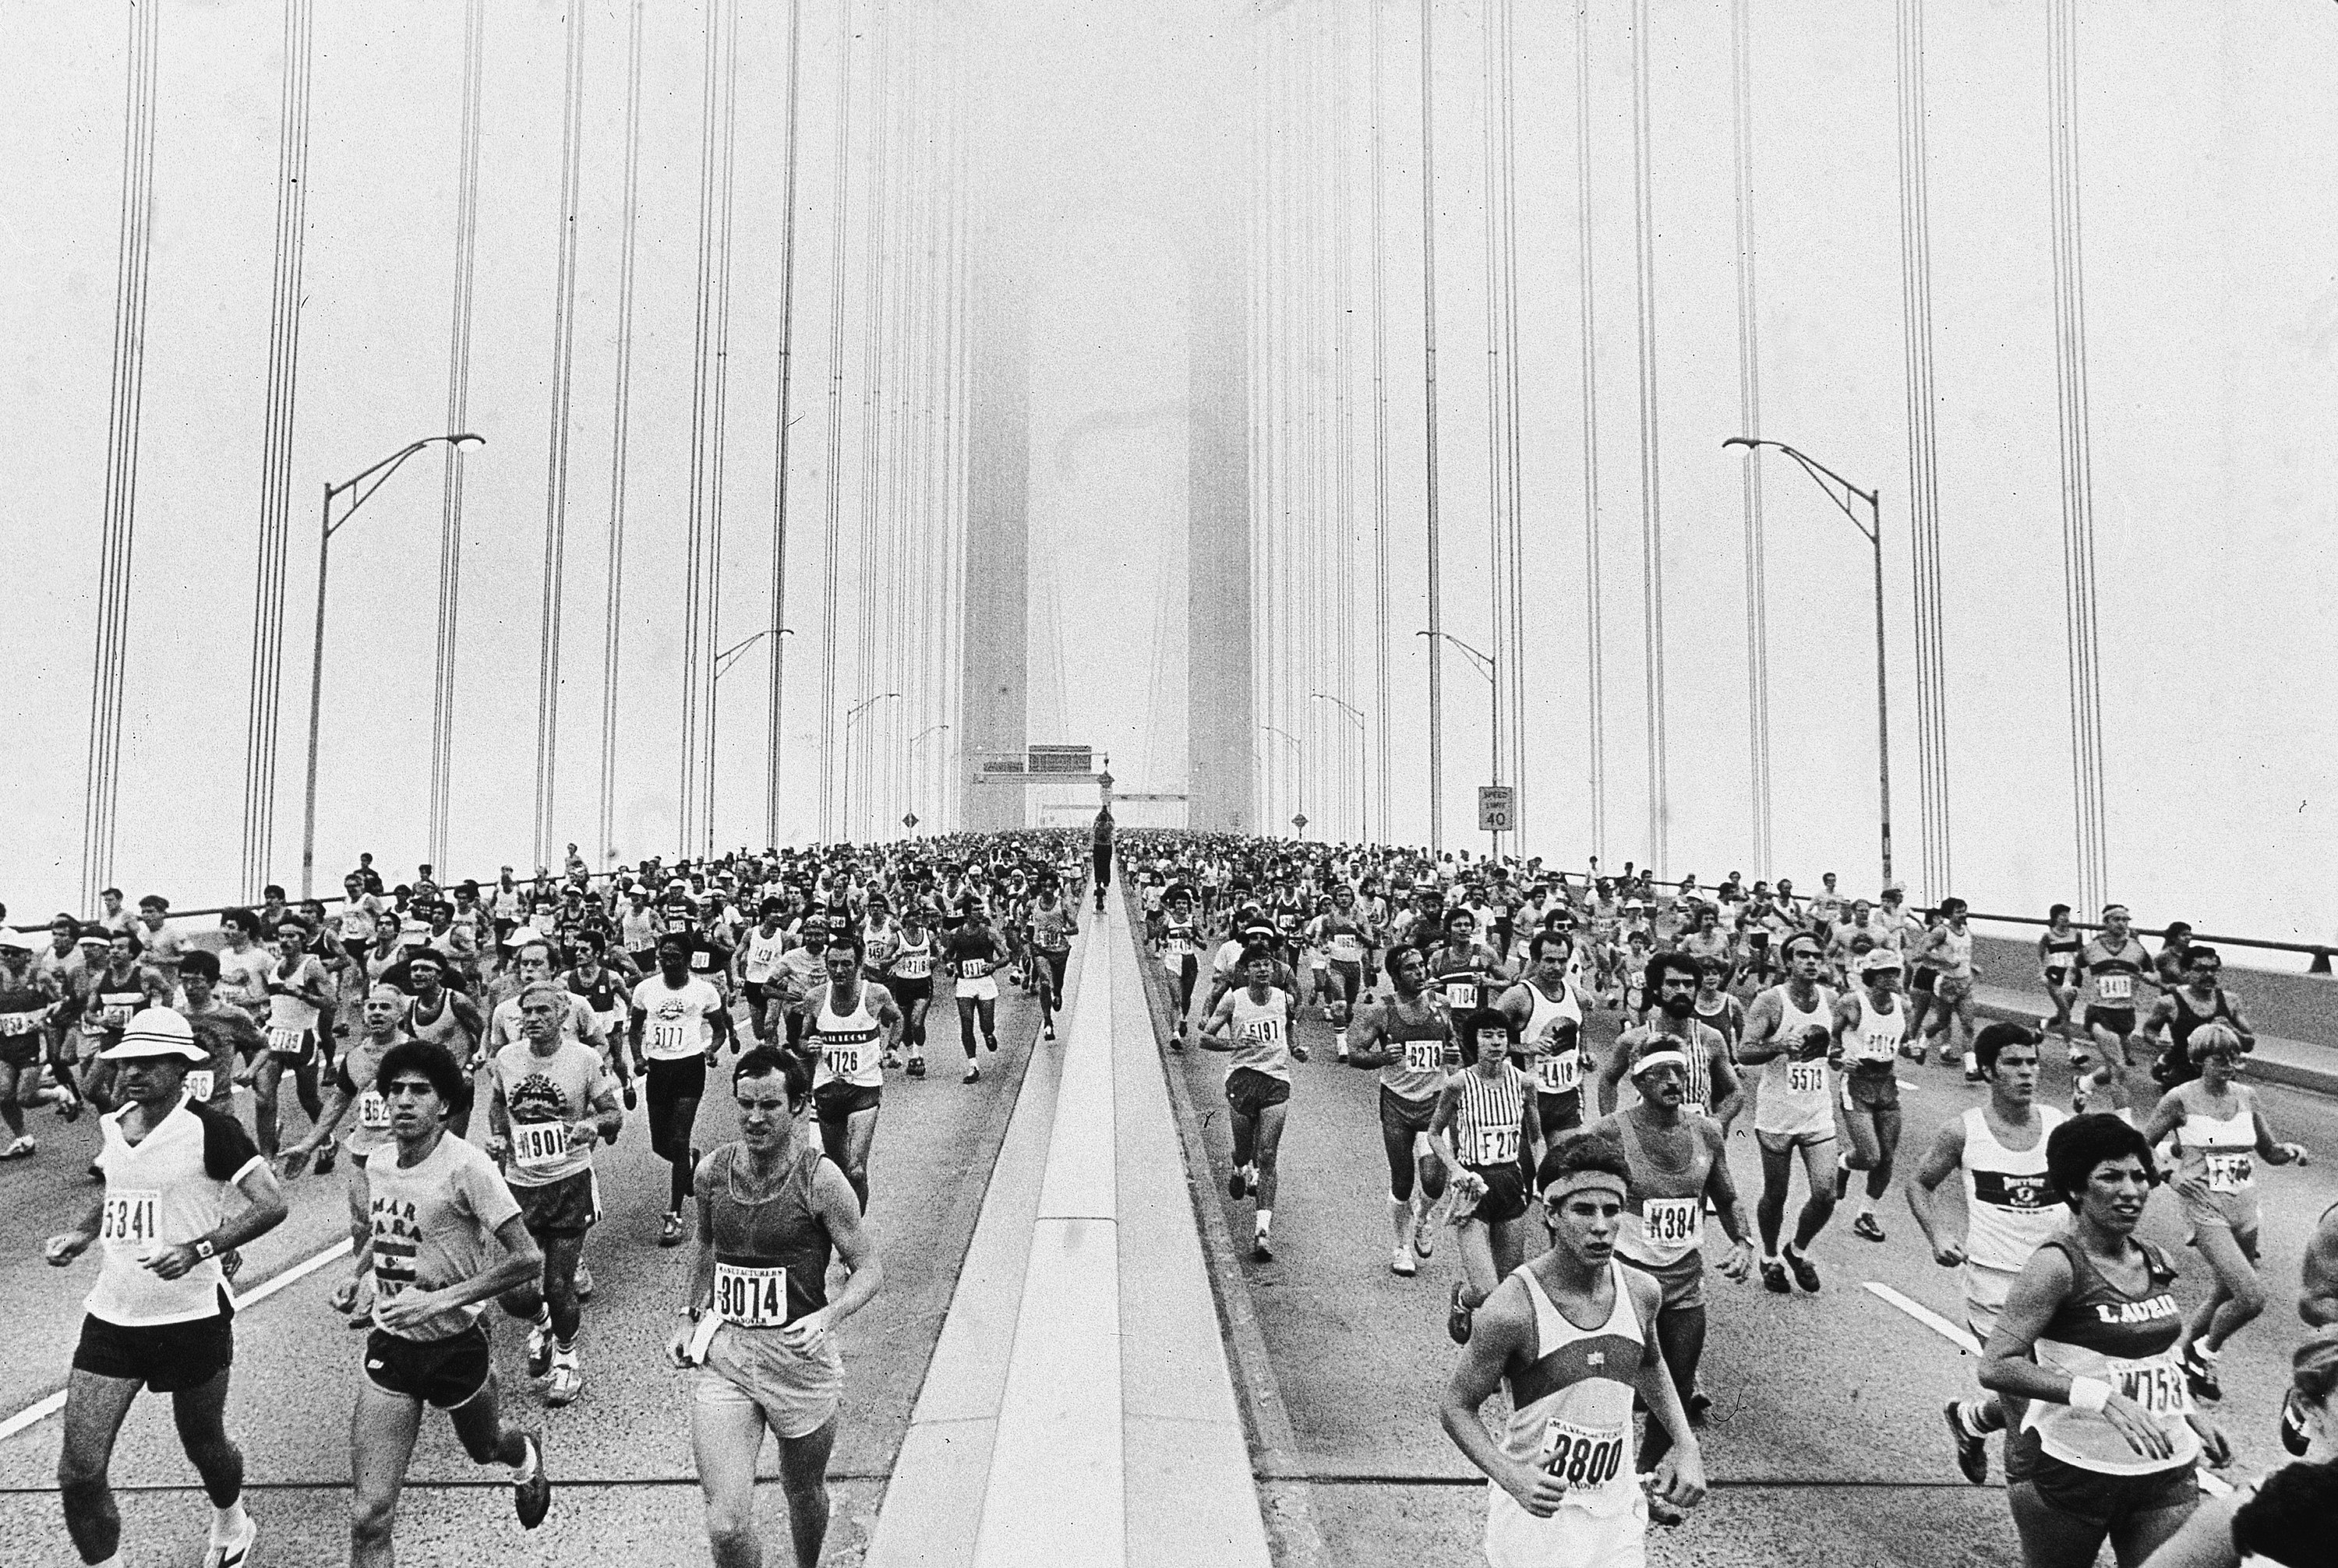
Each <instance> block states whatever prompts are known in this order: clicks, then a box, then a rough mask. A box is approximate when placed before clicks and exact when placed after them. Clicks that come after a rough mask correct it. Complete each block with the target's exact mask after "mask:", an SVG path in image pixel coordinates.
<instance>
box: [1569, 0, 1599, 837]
mask: <svg viewBox="0 0 2338 1568" xmlns="http://www.w3.org/2000/svg"><path fill="white" fill-rule="evenodd" d="M1575 203H1576V205H1575V227H1576V245H1577V254H1576V278H1577V294H1578V301H1577V314H1578V318H1579V327H1578V336H1579V338H1580V339H1581V343H1582V351H1583V632H1584V659H1583V669H1584V676H1585V680H1586V684H1587V686H1588V688H1589V695H1590V723H1589V726H1588V728H1589V731H1590V736H1589V739H1590V744H1589V746H1588V747H1587V748H1586V750H1588V752H1589V753H1590V763H1591V770H1590V779H1589V783H1590V787H1591V853H1592V855H1593V857H1594V858H1598V859H1602V860H1604V859H1605V858H1606V854H1607V681H1606V669H1605V665H1604V662H1603V661H1604V657H1605V650H1606V636H1605V634H1604V633H1603V632H1602V631H1601V629H1600V623H1599V622H1600V616H1599V609H1600V606H1599V588H1600V580H1599V330H1598V328H1599V320H1598V313H1597V309H1596V305H1597V299H1598V289H1597V279H1596V272H1595V269H1594V261H1595V259H1596V258H1595V251H1594V249H1593V246H1592V242H1591V236H1592V228H1591V218H1592V207H1591V7H1590V0H1576V5H1575Z"/></svg>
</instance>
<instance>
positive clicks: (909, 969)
mask: <svg viewBox="0 0 2338 1568" xmlns="http://www.w3.org/2000/svg"><path fill="white" fill-rule="evenodd" d="M893 930H894V941H893V946H892V949H891V951H890V952H889V953H888V954H887V955H886V956H885V962H884V967H883V974H884V979H885V989H886V990H887V991H889V992H890V993H891V994H892V997H893V1005H894V1006H896V1007H899V1009H900V1010H901V1041H902V1043H903V1044H906V1045H907V1046H908V1047H909V1069H908V1070H909V1076H910V1077H912V1078H922V1077H924V1076H925V1075H926V1012H927V1009H928V1008H929V1007H931V1006H932V1005H933V997H934V958H935V948H934V936H933V932H932V930H931V929H930V928H929V927H928V926H927V924H926V911H925V909H924V908H923V907H921V906H920V905H919V903H918V902H917V901H916V900H914V899H909V900H905V901H904V902H903V903H902V905H901V918H900V920H899V923H898V924H897V925H896V926H894V928H893Z"/></svg>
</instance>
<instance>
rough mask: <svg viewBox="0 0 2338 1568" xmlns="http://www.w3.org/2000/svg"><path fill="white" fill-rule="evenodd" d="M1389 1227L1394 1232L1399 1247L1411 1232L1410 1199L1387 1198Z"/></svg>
mask: <svg viewBox="0 0 2338 1568" xmlns="http://www.w3.org/2000/svg"><path fill="white" fill-rule="evenodd" d="M1389 1228H1390V1230H1394V1231H1395V1232H1396V1244H1397V1245H1398V1246H1400V1247H1401V1246H1403V1245H1404V1244H1405V1240H1406V1238H1408V1237H1409V1236H1410V1235H1411V1234H1412V1200H1411V1199H1410V1198H1391V1199H1390V1200H1389Z"/></svg>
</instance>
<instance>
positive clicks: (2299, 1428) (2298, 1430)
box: [2281, 1388, 2313, 1459]
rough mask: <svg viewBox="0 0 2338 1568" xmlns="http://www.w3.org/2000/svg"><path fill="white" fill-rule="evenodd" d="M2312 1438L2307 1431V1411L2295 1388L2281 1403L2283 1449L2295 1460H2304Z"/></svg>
mask: <svg viewBox="0 0 2338 1568" xmlns="http://www.w3.org/2000/svg"><path fill="white" fill-rule="evenodd" d="M2312 1438H2313V1435H2312V1434H2311V1433H2309V1432H2307V1431H2306V1429H2305V1411H2304V1409H2303V1408H2302V1407H2301V1406H2300V1405H2299V1403H2298V1397H2297V1390H2296V1389H2294V1388H2293V1389H2291V1390H2290V1391H2289V1393H2288V1394H2287V1395H2286V1396H2285V1397H2284V1398H2283V1400H2282V1402H2281V1446H2282V1448H2283V1450H2284V1452H2286V1453H2287V1454H2288V1455H2290V1457H2292V1458H2293V1459H2303V1458H2304V1457H2305V1449H2306V1446H2307V1444H2308V1443H2310V1442H2311V1441H2312Z"/></svg>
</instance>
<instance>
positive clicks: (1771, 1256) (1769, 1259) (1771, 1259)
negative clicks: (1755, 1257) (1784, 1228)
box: [1762, 1248, 1793, 1267]
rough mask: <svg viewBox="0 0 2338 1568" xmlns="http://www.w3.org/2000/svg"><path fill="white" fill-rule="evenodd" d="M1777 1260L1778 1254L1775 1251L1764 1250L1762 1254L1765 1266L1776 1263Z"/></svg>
mask: <svg viewBox="0 0 2338 1568" xmlns="http://www.w3.org/2000/svg"><path fill="white" fill-rule="evenodd" d="M1787 1250H1789V1251H1792V1250H1793V1249H1792V1248H1789V1249H1787ZM1777 1260H1778V1255H1777V1254H1776V1253H1775V1252H1764V1253H1763V1254H1762V1262H1763V1265H1764V1266H1765V1267H1766V1266H1767V1265H1769V1264H1772V1263H1775V1262H1776V1261H1777Z"/></svg>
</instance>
